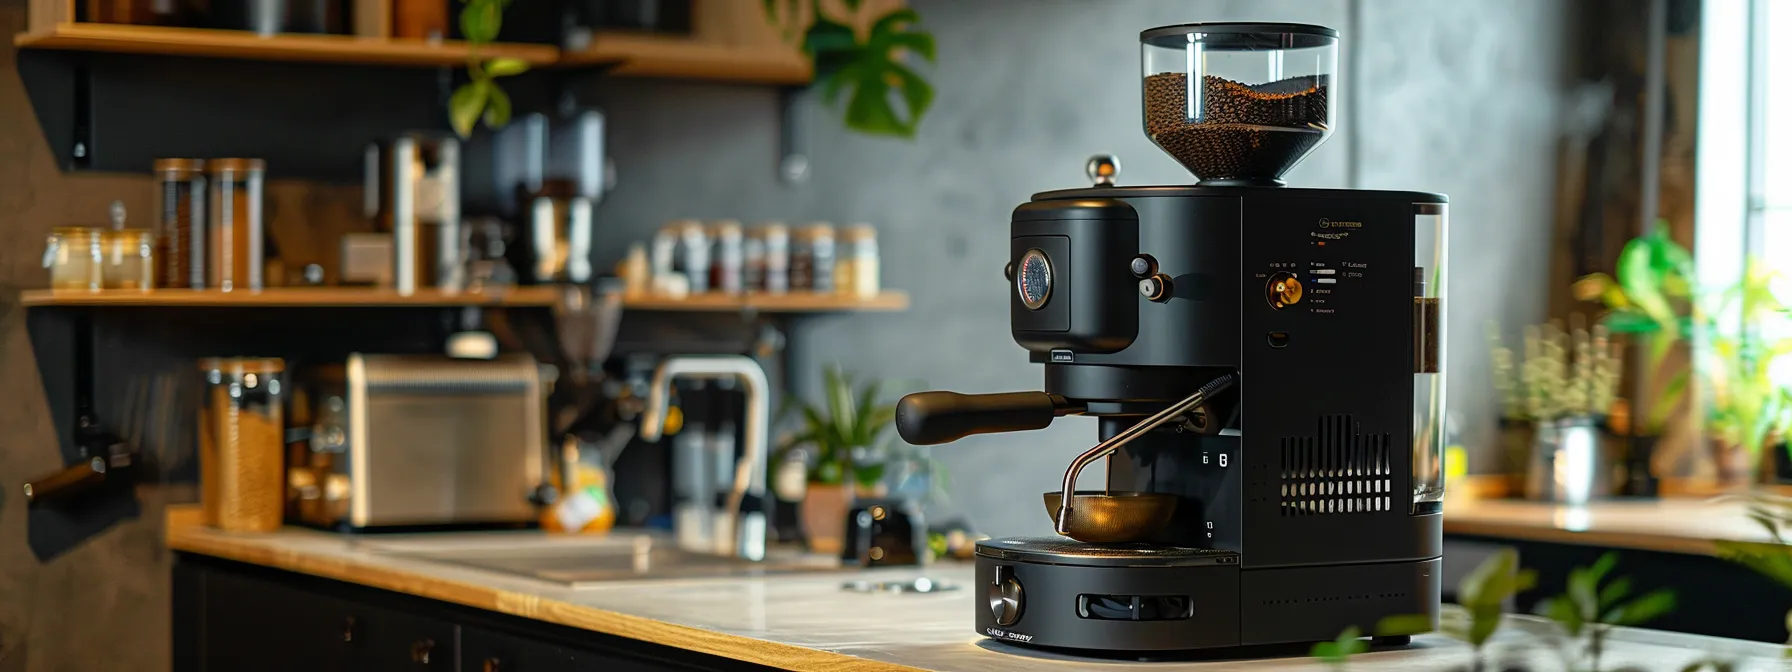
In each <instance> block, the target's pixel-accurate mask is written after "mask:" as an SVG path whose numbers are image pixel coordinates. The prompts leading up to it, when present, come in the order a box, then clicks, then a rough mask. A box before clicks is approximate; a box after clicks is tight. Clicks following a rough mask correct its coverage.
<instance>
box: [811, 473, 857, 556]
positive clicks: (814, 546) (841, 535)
mask: <svg viewBox="0 0 1792 672" xmlns="http://www.w3.org/2000/svg"><path fill="white" fill-rule="evenodd" d="M852 499H853V497H852V489H851V488H849V487H847V486H844V485H822V484H820V483H810V484H809V491H808V493H807V494H805V495H804V496H803V506H802V518H803V536H804V537H805V538H807V539H808V540H809V550H811V551H814V552H816V553H839V552H840V551H841V550H842V549H844V548H846V510H847V508H848V507H850V506H852Z"/></svg>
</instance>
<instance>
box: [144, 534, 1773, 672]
mask: <svg viewBox="0 0 1792 672" xmlns="http://www.w3.org/2000/svg"><path fill="white" fill-rule="evenodd" d="M168 517H169V521H168V526H167V530H168V531H167V543H168V547H169V548H171V549H173V550H176V551H185V552H190V553H198V554H203V555H209V556H214V557H219V558H225V559H229V560H236V561H239V562H247V563H252V564H257V565H264V566H267V567H273V568H276V569H282V570H287V571H292V572H298V573H302V574H310V575H314V576H320V577H325V578H329V579H335V580H339V581H346V582H350V583H356V584H361V585H365V586H370V587H374V588H379V589H384V590H390V591H396V592H401V593H408V594H411V595H417V596H420V597H425V598H430V599H435V600H440V601H443V602H450V603H455V604H460V605H464V606H469V607H474V608H478V609H485V610H489V611H494V612H499V613H503V614H508V615H512V616H517V617H522V618H528V619H534V620H539V621H544V622H549V623H555V624H559V625H564V626H570V627H574V628H581V629H585V630H591V631H595V632H603V633H608V634H612V635H618V636H622V637H629V638H633V639H637V640H642V641H648V642H653V643H657V644H662V645H666V646H673V647H678V648H681V649H686V650H691V651H698V652H702V653H707V654H711V655H716V656H721V657H725V658H732V659H736V660H743V661H749V662H754V663H760V664H764V665H770V666H773V667H779V668H785V669H793V670H828V671H830V672H838V671H858V670H879V671H883V670H970V671H981V670H1010V669H1029V670H1031V669H1061V670H1073V669H1074V670H1120V669H1134V668H1138V667H1141V666H1142V667H1145V668H1148V669H1151V670H1162V671H1175V672H1180V671H1183V670H1236V669H1248V670H1266V671H1274V670H1308V669H1323V668H1321V666H1319V665H1318V664H1317V663H1316V662H1315V661H1313V660H1312V659H1310V658H1270V659H1251V660H1242V659H1213V658H1208V659H1205V660H1181V661H1175V662H1151V663H1140V662H1136V661H1116V660H1111V659H1097V658H1083V657H1075V656H1067V655H1060V654H1053V653H1044V652H1038V651H1034V650H1029V649H1025V648H1020V647H1015V646H1012V645H1007V644H1001V643H996V642H992V641H989V640H986V639H984V638H982V637H979V636H977V635H976V634H975V633H973V632H972V625H971V617H972V614H973V613H974V612H973V611H972V610H973V609H974V608H975V601H976V598H977V591H975V590H973V589H971V586H972V585H973V584H974V581H973V578H972V571H971V567H970V566H968V565H964V564H946V563H942V564H936V565H934V566H932V567H929V568H927V569H925V570H922V569H884V570H874V571H867V572H855V573H850V574H842V573H838V572H835V573H819V574H786V575H775V576H768V577H764V578H729V579H688V580H676V581H670V580H669V581H650V580H642V581H618V582H613V583H604V584H599V585H595V586H592V587H580V588H571V587H567V586H565V585H562V584H557V583H551V582H546V581H538V580H533V579H527V578H522V577H519V576H513V575H509V574H502V573H496V572H490V571H484V570H478V569H472V568H468V567H465V566H461V565H453V564H445V563H440V562H434V561H428V560H419V559H410V558H406V557H402V556H397V555H393V554H391V553H390V552H389V549H391V548H392V547H393V546H392V545H393V544H394V543H412V544H446V543H466V544H483V545H489V544H492V543H503V544H513V545H519V546H520V545H522V544H553V543H569V542H567V541H564V540H572V543H576V540H577V537H550V536H547V535H544V534H542V533H539V532H504V533H439V534H435V535H427V536H426V535H412V536H409V537H406V538H404V539H399V540H396V541H395V540H394V538H392V537H373V538H367V537H359V538H357V537H347V536H342V535H336V534H330V533H325V532H317V531H311V530H302V529H294V528H288V529H283V530H280V531H277V532H272V533H266V534H238V533H228V532H222V531H218V530H213V529H210V528H206V527H204V526H203V525H201V524H199V515H198V509H197V507H193V506H183V507H171V508H170V509H169V511H168ZM501 535H509V536H501ZM917 575H926V576H928V577H930V578H933V579H934V580H935V581H945V582H948V583H954V584H957V585H959V586H961V587H962V588H961V589H960V590H956V591H949V592H943V593H935V594H888V593H875V594H865V593H852V592H845V591H842V590H841V584H842V583H843V582H844V581H846V580H848V579H872V580H883V579H908V578H913V577H915V576H917ZM1502 637H1507V638H1508V639H1510V638H1515V637H1518V636H1517V635H1508V634H1505V633H1502ZM1613 640H1614V643H1613V645H1612V647H1611V653H1610V654H1608V658H1607V660H1609V661H1610V664H1611V666H1612V667H1614V668H1615V667H1618V666H1620V665H1621V664H1624V663H1633V664H1646V665H1647V667H1646V668H1645V669H1679V667H1680V665H1681V664H1683V663H1684V662H1686V661H1690V660H1692V659H1694V658H1696V657H1698V656H1701V655H1703V654H1704V653H1705V652H1707V651H1712V650H1719V651H1725V652H1727V653H1730V654H1731V655H1737V656H1748V657H1751V658H1754V659H1758V662H1759V665H1757V666H1756V667H1758V668H1759V669H1771V668H1772V667H1773V666H1774V665H1776V664H1777V663H1776V662H1774V659H1773V657H1774V656H1777V655H1778V652H1779V648H1778V647H1774V646H1771V645H1766V644H1759V643H1752V642H1738V641H1734V640H1720V639H1714V638H1709V637H1699V636H1694V635H1682V634H1676V633H1664V632H1655V631H1646V630H1634V631H1623V632H1618V633H1615V634H1614V635H1613ZM1467 658H1468V650H1467V648H1466V647H1465V646H1464V645H1462V644H1459V643H1456V642H1454V641H1452V640H1449V639H1445V638H1443V637H1440V636H1436V635H1425V636H1421V637H1418V638H1416V639H1415V640H1414V644H1413V646H1411V647H1407V648H1403V649H1397V650H1385V651H1375V652H1371V653H1368V654H1364V655H1362V656H1359V657H1357V658H1354V659H1353V660H1352V663H1351V669H1353V670H1359V671H1361V670H1389V671H1402V670H1438V669H1444V668H1446V667H1449V666H1451V665H1454V664H1459V663H1461V662H1464V661H1466V660H1467ZM1670 663H1671V666H1669V664H1670ZM1543 669H1548V668H1543ZM1750 669H1754V668H1750Z"/></svg>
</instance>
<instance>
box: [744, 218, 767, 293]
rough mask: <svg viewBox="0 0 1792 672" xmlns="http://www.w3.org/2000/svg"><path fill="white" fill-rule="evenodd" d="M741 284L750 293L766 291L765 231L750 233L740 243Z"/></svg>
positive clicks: (752, 231) (754, 230) (759, 230)
mask: <svg viewBox="0 0 1792 672" xmlns="http://www.w3.org/2000/svg"><path fill="white" fill-rule="evenodd" d="M740 257H741V266H740V274H741V279H740V284H741V289H743V290H745V291H749V292H763V291H765V231H763V230H761V229H757V228H755V229H753V230H751V231H748V232H747V234H746V236H745V237H744V238H743V239H742V240H741V243H740Z"/></svg>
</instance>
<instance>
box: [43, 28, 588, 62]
mask: <svg viewBox="0 0 1792 672" xmlns="http://www.w3.org/2000/svg"><path fill="white" fill-rule="evenodd" d="M12 42H13V44H14V45H15V46H17V47H19V48H21V49H63V50H69V51H109V52H117V53H125V54H166V55H173V56H199V57H207V58H239V59H248V60H262V61H310V62H318V63H345V64H359V65H393V66H405V67H441V66H458V65H465V64H466V62H467V55H468V53H469V47H468V45H467V43H465V42H457V41H450V40H444V41H429V40H416V39H401V38H373V37H355V36H352V35H306V34H294V33H281V34H278V35H267V36H264V35H259V34H256V33H252V32H249V31H243V30H210V29H205V28H168V27H163V26H134V25H124V24H109V23H62V24H57V25H56V27H55V28H54V29H53V30H52V31H50V32H48V33H21V34H19V35H16V36H14V37H13V41H12ZM479 55H480V56H481V57H482V58H494V57H499V56H508V57H511V58H520V59H523V60H525V61H528V62H529V64H530V65H535V66H547V65H553V64H554V63H557V62H558V61H559V60H560V50H559V49H557V48H555V47H553V46H551V45H545V44H510V43H493V44H487V45H482V46H480V47H479Z"/></svg>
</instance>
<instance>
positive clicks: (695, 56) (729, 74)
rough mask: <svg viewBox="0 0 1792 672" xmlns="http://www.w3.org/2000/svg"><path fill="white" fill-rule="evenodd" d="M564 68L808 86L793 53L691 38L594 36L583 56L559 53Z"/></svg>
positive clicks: (802, 63) (804, 62)
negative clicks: (606, 69) (608, 68)
mask: <svg viewBox="0 0 1792 672" xmlns="http://www.w3.org/2000/svg"><path fill="white" fill-rule="evenodd" d="M560 63H561V64H562V65H566V66H595V65H605V66H609V67H610V74H614V75H619V76H627V77H664V78H669V79H705V80H714V81H728V82H748V83H755V84H786V85H793V86H795V85H802V84H808V83H809V81H810V80H811V79H812V77H813V71H812V70H811V69H810V67H809V61H808V59H806V58H804V57H803V56H802V54H800V53H798V52H797V51H796V50H795V49H788V48H782V47H781V46H780V47H746V46H729V45H723V44H712V43H704V42H700V41H696V40H691V39H681V38H674V37H657V36H652V35H635V34H628V33H609V32H606V33H598V34H597V35H596V36H594V37H593V38H592V40H591V46H590V47H589V48H587V49H585V50H584V51H578V52H565V53H563V54H562V55H561V57H560Z"/></svg>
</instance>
